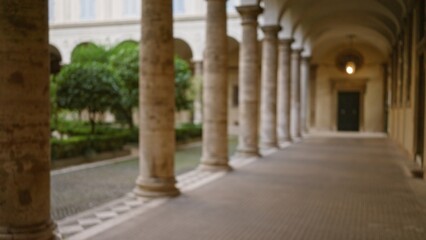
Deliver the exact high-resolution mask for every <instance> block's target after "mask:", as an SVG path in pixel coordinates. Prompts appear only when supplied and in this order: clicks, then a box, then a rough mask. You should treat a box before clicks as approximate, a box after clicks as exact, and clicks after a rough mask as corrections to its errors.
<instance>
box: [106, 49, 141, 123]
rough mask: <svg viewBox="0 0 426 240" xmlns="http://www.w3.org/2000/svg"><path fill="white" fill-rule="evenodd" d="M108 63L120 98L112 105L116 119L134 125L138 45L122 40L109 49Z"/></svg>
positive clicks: (137, 96) (136, 102) (137, 91)
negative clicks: (114, 75)
mask: <svg viewBox="0 0 426 240" xmlns="http://www.w3.org/2000/svg"><path fill="white" fill-rule="evenodd" d="M109 65H110V66H111V68H112V69H113V70H114V72H115V74H116V75H117V85H118V87H119V91H120V96H121V97H120V100H119V101H117V102H116V104H115V105H114V106H113V109H112V112H113V113H114V115H115V117H116V120H118V121H122V122H126V123H127V124H128V125H129V127H130V128H133V127H134V123H133V117H132V115H133V114H132V113H133V108H135V107H137V106H138V103H139V47H138V45H137V43H135V42H130V41H129V42H123V43H121V44H119V45H117V46H116V47H114V48H112V49H111V50H110V56H109Z"/></svg>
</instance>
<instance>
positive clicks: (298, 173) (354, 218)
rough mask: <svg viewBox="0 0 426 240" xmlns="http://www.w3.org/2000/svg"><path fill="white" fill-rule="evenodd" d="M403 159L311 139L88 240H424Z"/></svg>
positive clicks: (384, 143)
mask: <svg viewBox="0 0 426 240" xmlns="http://www.w3.org/2000/svg"><path fill="white" fill-rule="evenodd" d="M404 156H405V155H404V154H403V153H402V152H400V151H399V150H398V148H397V147H396V145H394V143H392V142H391V141H390V140H387V139H385V138H379V137H377V138H375V137H369V138H348V137H345V138H341V137H339V138H338V137H311V138H308V139H306V140H305V141H304V142H303V143H299V144H296V145H292V146H290V147H288V148H286V149H284V150H280V151H278V152H276V153H274V154H271V155H269V156H268V157H264V158H262V159H259V160H257V161H255V162H253V163H251V164H250V165H246V166H244V167H243V168H239V169H237V170H236V171H234V172H232V173H230V174H227V175H226V176H225V177H222V178H220V179H219V180H216V181H214V182H212V183H210V184H208V185H206V186H204V187H201V188H199V189H197V190H195V191H192V192H188V193H184V194H183V195H182V196H180V197H177V198H175V199H172V200H171V201H168V202H166V203H165V204H164V205H162V206H161V207H157V208H155V209H152V210H150V211H148V212H145V213H143V214H142V215H139V216H136V217H134V218H133V219H131V220H128V221H127V222H125V223H122V224H121V225H118V226H116V227H113V228H111V229H110V230H109V231H105V232H103V233H101V234H99V235H97V236H96V237H94V238H92V239H96V240H98V239H99V240H101V239H102V240H108V239H111V240H112V239H155V240H159V239H165V240H166V239H185V240H186V239H203V240H208V239H211V240H218V239H229V240H237V239H245V240H246V239H256V240H259V239H286V240H291V239H303V240H307V239H312V240H319V239H324V240H331V239H336V240H341V239H345V240H349V239H368V240H370V239H380V240H383V239H386V240H390V239H398V240H402V239H410V240H415V239H426V214H425V213H426V209H425V204H424V203H426V198H425V193H424V192H419V191H425V190H424V189H426V188H425V186H424V185H425V183H424V182H422V181H420V180H415V179H413V178H411V177H410V176H409V175H408V174H407V171H406V169H405V167H404V161H408V160H406V159H405V157H404ZM417 185H421V186H419V187H415V186H417ZM422 189H423V190H422ZM422 203H423V205H421V204H422Z"/></svg>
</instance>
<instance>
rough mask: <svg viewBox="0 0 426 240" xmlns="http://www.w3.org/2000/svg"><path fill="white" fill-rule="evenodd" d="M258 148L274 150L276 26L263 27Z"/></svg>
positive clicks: (276, 143) (275, 126) (277, 30)
mask: <svg viewBox="0 0 426 240" xmlns="http://www.w3.org/2000/svg"><path fill="white" fill-rule="evenodd" d="M262 30H263V32H264V34H265V38H264V39H263V43H262V49H263V51H262V78H261V81H262V85H261V106H260V111H261V114H260V147H261V148H262V149H274V148H277V147H278V141H277V74H278V32H279V31H280V30H281V27H280V26H278V25H270V26H263V27H262Z"/></svg>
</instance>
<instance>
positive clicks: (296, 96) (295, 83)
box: [291, 49, 302, 141]
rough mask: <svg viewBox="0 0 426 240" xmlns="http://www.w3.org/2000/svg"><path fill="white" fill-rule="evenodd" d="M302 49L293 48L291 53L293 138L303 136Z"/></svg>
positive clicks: (298, 138)
mask: <svg viewBox="0 0 426 240" xmlns="http://www.w3.org/2000/svg"><path fill="white" fill-rule="evenodd" d="M301 52H302V49H293V50H292V54H291V139H292V140H293V141H298V140H300V139H301V137H302V132H301V124H300V120H301V119H300V58H301V57H300V54H301Z"/></svg>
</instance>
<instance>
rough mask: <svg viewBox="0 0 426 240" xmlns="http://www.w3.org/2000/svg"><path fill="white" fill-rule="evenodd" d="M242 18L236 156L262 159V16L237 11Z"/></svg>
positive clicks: (255, 11)
mask: <svg viewBox="0 0 426 240" xmlns="http://www.w3.org/2000/svg"><path fill="white" fill-rule="evenodd" d="M237 11H238V12H239V13H240V15H241V18H242V23H241V25H242V30H243V34H242V35H243V38H242V43H241V47H240V62H239V86H240V91H239V99H240V107H239V123H240V126H239V138H238V150H237V155H239V156H243V157H252V156H259V138H258V134H259V95H260V91H259V86H260V81H259V77H260V74H259V70H260V69H259V49H258V41H257V26H258V22H257V17H258V16H259V14H260V13H261V12H262V8H261V7H259V6H258V5H251V6H242V7H237Z"/></svg>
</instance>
